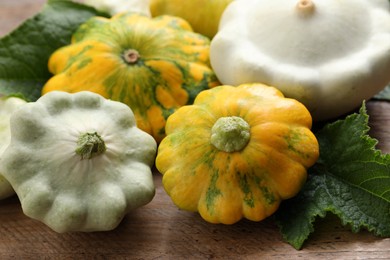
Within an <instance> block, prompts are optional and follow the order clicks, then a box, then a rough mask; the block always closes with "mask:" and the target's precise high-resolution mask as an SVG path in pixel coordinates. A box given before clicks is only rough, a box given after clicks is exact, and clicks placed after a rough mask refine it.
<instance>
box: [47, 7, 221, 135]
mask: <svg viewBox="0 0 390 260" xmlns="http://www.w3.org/2000/svg"><path fill="white" fill-rule="evenodd" d="M191 30H192V29H191V27H190V25H189V24H188V23H187V22H186V21H184V20H183V19H181V18H175V17H171V16H160V17H156V18H149V17H146V16H143V15H140V14H135V13H122V14H118V15H116V16H114V17H112V18H111V19H107V18H103V17H93V18H91V19H90V20H89V21H87V22H86V23H84V24H83V25H81V27H80V28H79V29H78V30H77V31H76V32H75V34H74V35H73V38H72V43H71V44H70V45H68V46H64V47H62V48H60V49H59V50H57V51H56V52H54V54H53V55H52V56H51V57H50V59H49V70H50V71H51V72H52V73H53V74H54V77H52V78H51V79H49V81H48V82H47V83H46V84H45V86H44V87H43V90H42V93H43V94H45V93H47V92H50V91H53V90H61V91H67V92H78V91H82V90H88V91H92V92H95V93H98V94H100V95H102V96H104V97H105V98H109V99H112V100H116V101H121V102H122V103H125V104H127V105H129V106H130V108H131V109H132V110H133V112H134V114H135V118H136V120H137V125H138V127H139V128H140V129H142V130H144V131H145V132H147V133H149V134H151V135H152V136H153V137H154V138H155V139H156V141H157V142H159V141H160V140H161V139H162V138H163V137H164V136H165V131H164V130H165V122H166V118H167V117H168V116H169V115H170V114H172V112H173V111H175V110H176V109H177V108H178V107H180V106H182V105H186V104H190V103H192V102H193V99H194V98H195V96H196V95H197V94H198V93H199V92H200V91H202V90H204V89H208V88H210V87H213V86H215V85H219V82H218V80H217V78H216V76H215V74H214V72H213V70H212V69H211V68H210V65H209V47H210V40H208V39H207V38H206V37H204V36H202V35H200V34H197V33H194V32H193V31H191Z"/></svg>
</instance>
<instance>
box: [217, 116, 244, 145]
mask: <svg viewBox="0 0 390 260" xmlns="http://www.w3.org/2000/svg"><path fill="white" fill-rule="evenodd" d="M249 139H250V126H249V124H248V123H247V122H246V121H245V120H244V119H242V118H241V117H238V116H228V117H221V118H219V119H218V120H217V121H216V122H215V124H214V125H213V127H212V129H211V138H210V142H211V144H213V145H214V146H215V147H216V148H217V149H218V150H221V151H224V152H228V153H231V152H238V151H241V150H242V149H244V148H245V146H246V145H247V144H248V142H249Z"/></svg>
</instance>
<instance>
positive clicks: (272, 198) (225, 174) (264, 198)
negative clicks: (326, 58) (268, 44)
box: [156, 84, 319, 224]
mask: <svg viewBox="0 0 390 260" xmlns="http://www.w3.org/2000/svg"><path fill="white" fill-rule="evenodd" d="M221 118H235V119H238V120H240V121H242V122H246V124H247V125H248V126H249V128H248V133H249V134H250V136H249V140H247V142H243V143H241V144H240V142H241V140H242V138H241V137H232V136H228V138H227V139H225V140H222V139H223V138H222V139H221V140H217V141H221V142H222V143H223V142H226V144H229V143H234V142H238V143H239V146H240V145H241V148H239V149H236V150H234V149H233V151H228V152H227V151H225V150H221V149H219V148H217V146H216V145H215V142H214V143H213V142H212V141H213V137H215V136H213V135H214V134H215V132H213V131H214V130H213V129H214V126H215V125H216V124H217V122H219V121H220V119H221ZM311 124H312V118H311V115H310V113H309V112H308V110H307V109H306V108H305V107H304V106H303V105H302V104H301V103H299V102H298V101H296V100H294V99H288V98H285V97H284V96H283V94H282V93H281V92H280V91H279V90H277V89H276V88H274V87H270V86H265V85H262V84H244V85H240V86H238V87H233V86H226V85H224V86H219V87H216V88H213V89H210V90H205V91H202V92H201V93H200V94H199V95H198V97H197V98H196V99H195V101H194V104H193V105H188V106H183V107H181V108H180V109H178V110H177V111H176V112H175V113H173V114H172V115H171V116H170V117H169V118H168V120H167V124H166V133H167V136H166V137H165V138H164V139H163V140H162V142H161V143H160V145H159V148H158V154H157V158H156V167H157V169H158V170H159V171H160V173H162V174H163V186H164V189H165V190H166V192H167V194H168V195H169V196H170V197H171V199H172V201H173V202H174V203H175V204H176V205H177V206H178V207H179V208H180V209H184V210H188V211H194V212H196V211H198V212H199V213H200V215H201V216H202V218H203V219H205V220H206V221H208V222H211V223H223V224H233V223H235V222H237V221H239V220H240V219H242V218H247V219H249V220H252V221H260V220H263V219H264V218H266V217H267V216H270V215H271V214H273V213H274V212H275V211H276V210H277V209H278V207H279V204H280V202H281V201H282V200H285V199H288V198H291V197H293V196H295V195H296V194H297V193H298V192H299V190H300V189H301V187H302V185H303V184H304V183H305V181H306V177H307V168H309V167H310V166H312V165H313V164H314V163H315V162H316V161H317V159H318V156H319V147H318V142H317V139H316V137H315V136H314V134H313V133H312V132H311V130H310V128H311ZM222 126H223V127H226V129H233V128H232V127H231V126H229V124H226V125H222ZM243 132H245V130H242V129H240V131H239V132H238V133H239V135H240V134H242V133H243ZM243 136H245V138H246V137H247V136H246V135H245V134H243ZM217 143H218V142H217ZM242 144H244V145H242ZM236 147H237V146H236Z"/></svg>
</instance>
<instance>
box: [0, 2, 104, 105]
mask: <svg viewBox="0 0 390 260" xmlns="http://www.w3.org/2000/svg"><path fill="white" fill-rule="evenodd" d="M95 15H98V13H97V11H96V10H95V9H93V8H91V7H87V6H84V5H81V4H77V3H73V2H71V1H64V0H62V1H61V0H49V1H48V2H47V3H46V4H45V5H44V7H43V9H42V11H41V12H40V13H39V14H37V15H35V16H34V17H32V18H31V19H28V20H26V21H25V22H24V23H23V24H22V25H21V26H19V27H18V28H17V29H16V30H15V31H13V32H11V33H10V34H8V35H6V36H4V37H3V38H2V39H0V94H1V95H19V96H22V97H24V98H25V99H26V100H28V101H35V100H36V99H38V98H39V97H40V94H41V89H42V86H43V85H44V84H45V82H46V81H47V80H48V79H49V78H50V77H51V75H50V73H49V71H48V69H47V62H48V59H49V57H50V55H51V54H52V53H53V52H54V51H55V50H56V49H58V48H59V47H61V46H64V45H67V44H69V43H70V39H71V35H72V33H73V32H74V31H75V29H76V28H77V27H78V26H79V25H80V24H81V23H83V22H84V21H86V20H87V19H89V18H90V17H91V16H95ZM99 15H101V14H99Z"/></svg>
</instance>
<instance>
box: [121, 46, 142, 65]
mask: <svg viewBox="0 0 390 260" xmlns="http://www.w3.org/2000/svg"><path fill="white" fill-rule="evenodd" d="M140 57H141V56H140V55H139V53H138V51H136V50H134V49H129V50H126V51H124V53H123V59H124V61H125V62H126V63H127V64H135V63H137V61H138V60H139V58H140Z"/></svg>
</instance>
